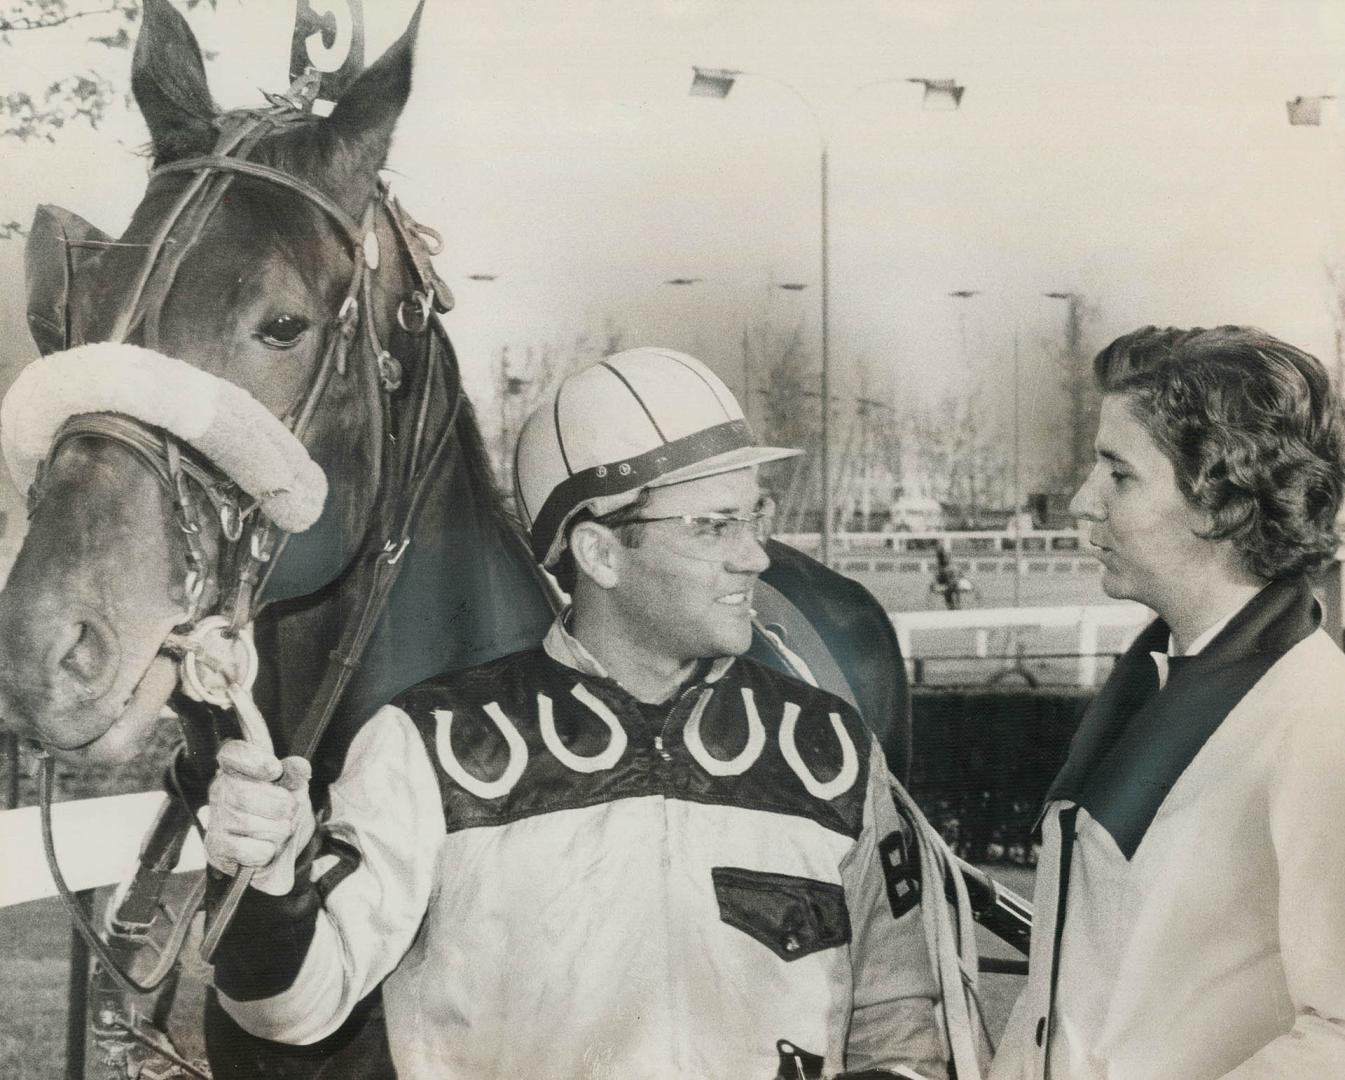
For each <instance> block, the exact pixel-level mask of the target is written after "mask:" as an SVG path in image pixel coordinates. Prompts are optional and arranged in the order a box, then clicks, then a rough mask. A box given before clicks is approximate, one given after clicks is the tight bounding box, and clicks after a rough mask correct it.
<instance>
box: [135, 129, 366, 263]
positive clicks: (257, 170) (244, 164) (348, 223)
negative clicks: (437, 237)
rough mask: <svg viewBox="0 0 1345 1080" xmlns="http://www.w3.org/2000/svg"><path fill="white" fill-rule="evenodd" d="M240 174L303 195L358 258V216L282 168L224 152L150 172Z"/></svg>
mask: <svg viewBox="0 0 1345 1080" xmlns="http://www.w3.org/2000/svg"><path fill="white" fill-rule="evenodd" d="M182 172H190V173H205V174H206V175H208V174H209V173H219V172H227V173H237V174H239V175H241V176H251V177H252V178H254V179H256V180H267V181H269V182H270V183H272V184H278V185H279V186H280V187H283V188H288V189H289V190H290V191H293V192H294V193H295V194H296V195H302V196H303V197H304V198H305V199H307V200H308V201H309V202H310V203H312V204H313V205H314V206H316V207H317V208H318V209H319V210H321V211H322V212H323V213H325V214H326V215H327V216H328V217H329V218H331V219H332V221H334V222H335V223H336V224H337V225H338V226H339V227H340V229H341V233H342V235H343V236H344V237H345V240H346V242H347V243H348V244H349V245H350V250H351V254H352V255H354V256H356V257H357V258H358V257H359V254H360V250H361V248H362V246H363V244H364V235H365V233H364V230H363V229H361V228H360V226H359V225H358V223H356V221H355V219H354V218H352V217H351V216H350V215H349V214H347V213H346V212H345V211H344V210H342V209H341V208H340V207H339V206H337V205H336V203H334V202H333V201H332V200H331V199H329V198H328V197H327V196H326V195H324V194H323V193H322V192H321V191H319V190H318V189H317V188H316V187H314V186H313V185H312V184H310V183H308V182H307V181H305V180H301V179H299V177H297V176H291V175H290V174H289V173H286V172H282V171H281V170H280V169H277V168H274V167H272V166H270V165H263V164H261V163H260V162H256V161H248V160H247V159H246V158H236V157H228V156H226V155H225V154H222V153H215V154H205V155H202V156H201V157H192V158H183V159H182V160H180V161H174V162H170V163H169V164H167V165H160V166H159V167H158V168H157V169H155V170H154V171H153V172H151V173H150V174H149V175H150V178H151V179H153V178H154V177H156V176H163V175H165V174H168V173H182Z"/></svg>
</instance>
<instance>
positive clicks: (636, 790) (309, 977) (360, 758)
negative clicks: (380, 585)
mask: <svg viewBox="0 0 1345 1080" xmlns="http://www.w3.org/2000/svg"><path fill="white" fill-rule="evenodd" d="M888 783H889V780H888V777H887V775H886V770H885V768H884V765H883V759H882V755H881V753H880V751H879V750H878V748H877V745H876V742H875V741H874V739H873V738H872V736H871V735H870V734H869V733H868V731H867V730H866V729H865V727H864V726H863V723H862V721H861V720H860V718H859V716H858V715H857V714H856V713H855V712H854V711H853V710H852V709H851V708H850V707H849V706H847V705H846V704H845V703H844V702H842V701H840V700H839V699H837V698H835V697H833V696H831V695H829V694H827V693H825V692H823V691H820V690H818V689H816V688H814V687H811V686H808V685H806V684H804V683H801V682H797V681H794V680H792V679H789V678H786V677H785V676H782V675H780V674H778V673H776V672H774V671H771V670H769V669H767V668H765V667H762V666H761V665H759V664H756V663H755V662H752V661H749V660H743V659H736V660H735V659H733V658H724V659H720V660H717V661H714V662H706V663H704V664H702V665H701V669H700V670H699V671H698V673H697V674H696V676H695V677H693V679H692V680H691V682H690V683H689V684H688V685H687V686H686V687H684V689H683V690H682V691H681V692H680V694H679V695H678V696H677V697H676V698H675V699H674V700H673V701H671V702H669V703H666V704H662V705H656V706H655V705H646V704H642V703H640V702H638V701H636V700H635V699H634V698H633V697H631V696H630V695H629V694H628V693H626V691H624V690H623V689H622V688H621V687H620V686H619V685H618V684H617V683H615V682H614V681H612V680H611V679H609V678H607V677H606V676H605V675H604V673H603V671H602V669H601V667H600V666H599V665H598V664H597V662H596V661H595V660H594V659H593V658H592V657H591V656H590V655H589V654H588V653H587V652H585V651H584V650H583V648H582V646H580V645H579V643H578V642H577V641H575V640H574V638H572V637H571V636H570V635H569V634H568V633H567V632H566V631H565V630H564V628H563V626H562V624H561V623H560V622H557V624H556V625H555V626H554V627H553V628H552V631H551V633H550V634H549V635H548V637H547V640H546V642H545V646H544V648H542V649H539V650H535V651H531V652H526V653H520V654H516V655H513V656H509V657H505V658H503V659H501V660H498V661H495V662H493V663H490V664H488V665H485V666H483V667H480V668H476V669H473V670H471V671H468V672H466V673H459V674H455V675H452V676H446V677H440V678H436V679H432V680H429V681H427V682H425V683H422V684H421V685H419V686H417V687H415V688H413V689H412V690H410V691H408V692H407V693H405V694H403V695H402V696H401V697H400V698H399V699H397V701H395V702H394V703H393V704H392V705H389V706H387V707H385V708H383V709H381V710H380V711H379V712H378V713H377V714H375V715H374V717H373V718H372V719H371V720H370V721H369V722H368V723H367V724H366V725H365V726H364V727H363V728H362V729H361V730H360V732H359V734H358V735H357V736H356V737H355V740H354V742H353V743H352V745H351V747H350V751H349V753H348V754H347V757H346V764H345V768H344V771H343V772H342V774H341V776H340V777H339V778H338V779H337V781H336V782H335V783H333V785H332V786H331V788H330V792H329V798H330V809H329V810H328V811H326V812H325V813H324V814H323V815H322V817H321V822H320V830H319V837H320V842H319V843H318V844H317V845H316V849H317V854H316V857H315V858H313V860H312V863H311V866H304V865H301V866H300V867H299V868H298V869H299V873H298V876H297V880H298V882H299V884H297V885H296V887H295V889H294V891H293V892H292V893H291V894H289V895H288V896H285V897H270V896H266V895H265V894H262V893H259V892H257V891H255V890H251V891H249V893H248V894H247V897H246V900H245V903H244V904H243V906H242V907H241V908H240V912H239V916H238V918H237V920H236V921H235V924H234V926H233V927H232V928H231V929H230V931H229V933H228V934H227V935H226V936H225V939H224V942H223V943H222V945H221V949H220V952H219V954H218V959H217V966H216V983H217V986H218V987H219V989H220V992H221V1001H222V1003H223V1004H224V1007H225V1008H226V1009H227V1010H228V1012H229V1013H230V1014H231V1015H232V1016H233V1017H234V1018H235V1020H236V1021H237V1022H238V1023H239V1024H240V1025H241V1026H242V1027H244V1028H245V1029H247V1030H249V1031H251V1032H253V1033H254V1034H256V1035H258V1036H261V1037H263V1038H266V1039H271V1040H275V1041H282V1042H291V1043H309V1042H313V1041H316V1040H318V1039H320V1038H322V1037H323V1036H325V1035H327V1034H328V1033H330V1032H331V1031H333V1030H334V1029H335V1028H336V1027H337V1026H338V1025H339V1024H340V1023H341V1022H342V1020H343V1019H344V1018H345V1017H346V1016H347V1015H348V1014H349V1011H350V1010H351V1008H352V1007H353V1006H354V1005H355V1004H356V1003H357V1002H359V1000H360V999H361V998H363V997H364V996H365V995H367V994H368V993H369V992H370V991H371V990H373V989H374V988H375V987H376V986H378V985H379V984H380V983H382V985H383V998H384V1004H385V1008H386V1013H387V1022H388V1034H389V1042H390V1045H391V1049H392V1054H393V1058H394V1061H395V1062H396V1065H397V1069H398V1075H399V1076H401V1077H404V1078H434V1080H441V1078H449V1077H462V1078H469V1080H481V1078H492V1077H500V1078H510V1080H513V1078H517V1077H529V1078H538V1080H541V1078H551V1077H554V1078H557V1080H579V1078H595V1080H596V1078H608V1077H611V1078H616V1077H620V1078H621V1080H641V1078H649V1080H653V1078H659V1080H662V1078H665V1077H678V1078H687V1077H694V1078H706V1080H711V1078H713V1080H730V1078H731V1080H756V1078H760V1080H771V1078H772V1077H774V1076H775V1075H776V1071H777V1068H778V1066H779V1063H780V1060H781V1058H780V1052H779V1051H778V1049H777V1044H779V1043H781V1042H787V1043H788V1044H790V1045H792V1046H795V1047H798V1048H799V1049H800V1050H802V1051H807V1052H809V1053H812V1054H817V1055H822V1056H824V1057H825V1069H826V1072H827V1074H828V1075H831V1074H834V1073H837V1072H840V1071H841V1070H842V1069H849V1070H859V1069H864V1068H881V1067H889V1068H890V1067H895V1066H904V1067H906V1068H911V1069H914V1070H916V1071H917V1072H918V1073H919V1074H920V1075H922V1076H929V1077H944V1076H945V1075H946V1067H945V1065H944V1061H945V1049H944V1046H945V1043H944V1038H943V1036H942V1034H941V1032H940V1030H939V1027H938V1023H937V1021H936V1019H935V1007H934V1006H935V1002H936V1000H937V997H938V990H937V983H936V981H935V976H934V974H933V971H932V969H931V963H930V958H929V954H928V951H927V948H926V942H925V937H924V933H923V930H922V924H921V916H920V910H919V880H918V874H917V872H916V870H915V868H914V867H913V865H912V862H913V860H912V859H911V857H910V855H909V852H910V851H911V850H912V845H911V836H910V833H909V831H908V827H907V826H906V824H905V822H904V821H903V819H901V818H900V817H899V816H898V814H897V813H896V810H895V808H894V805H893V801H892V797H891V793H890V790H889V788H888ZM310 851H312V848H310Z"/></svg>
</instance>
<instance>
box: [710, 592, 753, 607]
mask: <svg viewBox="0 0 1345 1080" xmlns="http://www.w3.org/2000/svg"><path fill="white" fill-rule="evenodd" d="M751 602H752V594H751V593H749V592H735V593H729V594H728V595H727V596H721V597H718V598H717V599H716V600H715V603H716V604H724V605H725V606H727V607H742V606H745V605H747V604H750V603H751Z"/></svg>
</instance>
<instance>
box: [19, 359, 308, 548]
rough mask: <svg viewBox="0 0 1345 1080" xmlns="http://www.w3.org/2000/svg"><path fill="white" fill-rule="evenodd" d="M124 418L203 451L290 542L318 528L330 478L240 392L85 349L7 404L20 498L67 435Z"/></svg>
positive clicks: (180, 367) (166, 364)
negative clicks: (64, 428) (68, 427)
mask: <svg viewBox="0 0 1345 1080" xmlns="http://www.w3.org/2000/svg"><path fill="white" fill-rule="evenodd" d="M94 412H111V413H123V414H125V415H127V416H131V417H134V418H135V419H137V420H140V421H142V422H144V423H146V424H150V425H152V426H153V427H158V428H163V429H164V430H165V431H168V432H171V433H172V434H174V435H176V436H177V437H178V438H180V439H182V440H183V441H184V442H186V443H188V444H189V445H191V446H192V447H194V448H195V449H196V450H197V451H199V452H200V453H201V454H202V455H203V456H204V457H205V458H206V459H207V460H209V461H210V462H211V463H212V464H213V465H214V466H215V467H216V468H217V469H219V470H220V471H221V472H222V473H224V474H225V475H226V476H228V477H229V478H230V479H231V480H233V482H234V483H236V484H237V485H238V486H239V487H240V488H242V489H243V490H244V491H245V492H247V493H248V494H249V495H251V496H252V497H253V498H254V499H256V500H257V502H258V503H259V504H260V506H261V509H262V512H263V513H265V514H266V515H267V517H269V518H270V519H271V520H272V521H274V522H275V523H276V525H277V526H278V527H280V528H281V529H284V530H285V531H286V532H303V531H304V530H305V529H307V528H308V527H309V526H310V525H312V524H313V523H314V522H315V521H317V519H318V515H319V514H321V513H322V504H323V502H324V501H326V498H327V477H326V476H325V475H324V474H323V472H322V469H321V468H320V467H319V466H318V464H317V462H315V461H314V460H313V459H312V458H311V457H310V456H309V454H308V451H307V450H306V449H305V448H304V445H303V443H301V442H300V441H299V440H298V439H297V438H295V437H294V434H293V433H292V432H291V431H290V430H289V429H288V428H287V427H285V425H284V424H282V423H281V422H280V420H278V419H277V418H276V417H275V416H273V415H272V414H271V413H270V412H268V411H267V410H266V408H264V407H263V406H262V404H261V403H260V402H259V401H258V400H257V399H256V398H254V397H253V396H252V395H251V394H249V393H248V392H247V391H246V390H244V389H243V388H242V387H241V386H235V385H234V384H233V383H231V382H228V381H226V380H224V379H221V378H219V377H218V376H215V375H210V374H208V373H206V372H204V371H201V370H199V369H197V368H194V367H192V366H191V365H190V364H188V363H185V362H184V361H182V360H175V359H174V358H173V357H171V356H164V355H163V354H162V353H157V352H153V351H152V350H150V349H142V348H140V347H139V346H137V345H120V344H112V343H108V342H104V343H100V344H96V345H81V346H79V347H78V348H75V349H68V350H66V351H65V352H57V353H52V354H50V355H48V356H44V357H42V358H41V359H40V360H34V361H33V362H32V363H31V364H29V365H28V366H27V367H26V368H24V370H23V371H22V372H21V373H20V375H19V377H18V379H16V380H15V382H14V385H13V386H12V387H10V390H9V393H8V394H6V395H5V400H4V402H3V403H0V452H3V454H4V458H5V464H6V465H7V466H8V467H9V473H10V475H11V476H12V477H13V478H14V482H15V483H16V484H18V486H19V490H20V491H27V490H28V488H29V487H30V486H31V485H32V483H33V481H34V479H35V478H36V477H37V469H38V466H39V465H40V464H41V462H42V459H43V458H45V457H46V456H47V454H48V453H49V452H50V450H51V444H52V439H53V438H54V437H55V435H56V432H57V431H58V430H59V429H60V427H61V425H62V424H63V423H65V421H66V420H68V419H69V418H70V417H72V416H78V415H80V414H81V413H94Z"/></svg>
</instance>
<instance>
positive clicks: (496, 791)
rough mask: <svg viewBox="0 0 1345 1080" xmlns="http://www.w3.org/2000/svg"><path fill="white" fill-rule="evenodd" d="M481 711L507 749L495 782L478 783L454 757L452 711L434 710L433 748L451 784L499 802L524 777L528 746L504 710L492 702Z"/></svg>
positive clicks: (480, 781)
mask: <svg viewBox="0 0 1345 1080" xmlns="http://www.w3.org/2000/svg"><path fill="white" fill-rule="evenodd" d="M483 709H484V711H485V713H486V715H487V716H489V717H490V718H491V720H492V721H493V722H494V724H495V726H496V727H497V728H498V729H499V731H500V734H501V735H503V736H504V741H505V743H506V744H507V745H508V747H509V764H508V765H506V766H505V767H504V772H502V773H500V775H499V777H498V778H497V779H495V780H478V779H477V778H476V777H475V776H473V775H472V774H471V773H469V772H468V771H467V770H466V769H464V768H463V767H462V762H460V761H459V760H458V756H457V755H456V754H455V753H453V743H452V740H451V738H450V735H451V734H452V731H453V712H452V710H451V709H435V710H434V719H435V722H436V727H435V730H434V748H435V750H436V751H437V752H438V754H439V764H440V765H441V766H443V769H444V772H446V773H448V775H449V777H450V778H451V779H452V780H453V782H454V783H456V784H458V785H459V786H461V787H464V788H466V789H467V790H468V791H470V792H471V793H472V794H473V795H475V796H476V797H477V798H478V799H500V798H503V797H504V796H505V795H508V794H509V792H511V791H513V790H514V785H515V784H517V783H518V778H519V777H520V776H522V775H523V770H524V769H525V768H526V767H527V765H528V744H527V743H525V742H524V741H523V736H522V735H520V734H519V733H518V728H516V727H515V726H514V722H513V721H512V720H510V719H509V717H507V716H505V715H504V710H503V709H501V708H500V706H499V703H498V702H495V701H492V702H490V703H489V704H488V705H485V706H483Z"/></svg>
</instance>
